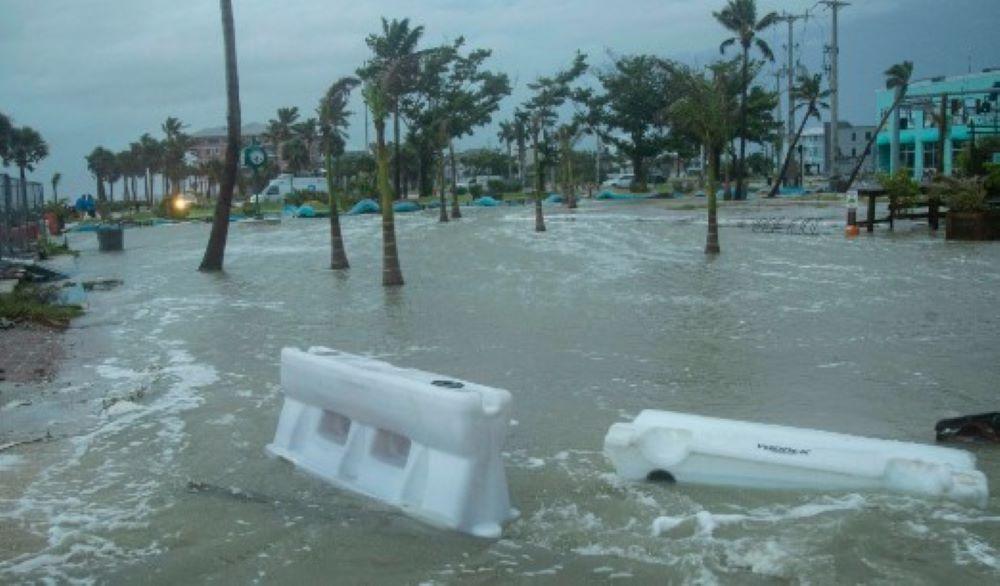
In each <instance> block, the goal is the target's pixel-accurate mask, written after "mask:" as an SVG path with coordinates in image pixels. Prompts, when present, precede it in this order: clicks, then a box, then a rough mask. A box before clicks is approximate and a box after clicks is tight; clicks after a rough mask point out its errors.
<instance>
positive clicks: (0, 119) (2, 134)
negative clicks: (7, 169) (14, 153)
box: [0, 112, 14, 165]
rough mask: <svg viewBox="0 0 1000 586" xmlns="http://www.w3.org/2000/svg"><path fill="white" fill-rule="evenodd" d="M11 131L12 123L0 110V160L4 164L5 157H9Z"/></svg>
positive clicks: (5, 162) (5, 161) (12, 129)
mask: <svg viewBox="0 0 1000 586" xmlns="http://www.w3.org/2000/svg"><path fill="white" fill-rule="evenodd" d="M13 131H14V124H13V123H12V122H11V121H10V118H9V117H8V116H7V115H6V114H4V113H3V112H0V162H2V163H3V164H4V165H6V164H7V159H8V157H10V135H11V133H12V132H13Z"/></svg>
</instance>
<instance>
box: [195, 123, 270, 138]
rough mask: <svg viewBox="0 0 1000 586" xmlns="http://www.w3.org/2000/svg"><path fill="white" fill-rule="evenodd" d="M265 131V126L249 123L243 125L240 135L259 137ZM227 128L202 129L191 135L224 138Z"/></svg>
mask: <svg viewBox="0 0 1000 586" xmlns="http://www.w3.org/2000/svg"><path fill="white" fill-rule="evenodd" d="M266 130H267V126H265V125H264V124H261V123H260V122H251V123H249V124H244V125H243V128H242V129H241V130H240V134H242V135H243V136H259V135H261V134H264V132H265V131H266ZM226 133H227V128H226V127H225V126H213V127H211V128H202V129H201V130H198V131H195V132H192V133H191V136H192V137H193V138H211V137H218V136H226Z"/></svg>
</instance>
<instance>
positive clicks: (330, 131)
mask: <svg viewBox="0 0 1000 586" xmlns="http://www.w3.org/2000/svg"><path fill="white" fill-rule="evenodd" d="M360 83H361V82H360V80H358V79H357V78H355V77H342V78H340V79H338V80H337V81H335V82H333V85H331V86H330V88H329V89H327V90H326V95H324V96H323V100H322V101H321V102H320V104H319V136H320V145H321V147H322V149H323V159H324V161H323V162H324V165H325V167H326V190H327V197H328V198H329V203H330V268H331V269H334V270H342V269H348V268H350V267H351V265H350V263H349V262H347V252H346V251H345V250H344V239H343V236H342V234H341V231H340V212H339V210H338V207H339V205H340V202H339V199H338V197H337V190H336V185H335V182H334V173H333V158H334V157H340V156H341V155H343V154H344V146H345V137H344V130H345V129H346V128H347V125H348V120H349V118H350V116H351V112H349V111H348V110H347V100H348V98H349V97H350V95H351V91H352V90H353V89H354V88H356V87H357V86H358V84H360Z"/></svg>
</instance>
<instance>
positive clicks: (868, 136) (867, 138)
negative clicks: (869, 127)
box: [865, 131, 872, 140]
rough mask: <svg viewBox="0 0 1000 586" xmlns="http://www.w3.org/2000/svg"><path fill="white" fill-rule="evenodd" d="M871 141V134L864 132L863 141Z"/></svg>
mask: <svg viewBox="0 0 1000 586" xmlns="http://www.w3.org/2000/svg"><path fill="white" fill-rule="evenodd" d="M871 139H872V133H871V132H870V131H868V132H865V140H871Z"/></svg>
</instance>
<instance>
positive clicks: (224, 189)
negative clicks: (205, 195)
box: [198, 0, 240, 271]
mask: <svg viewBox="0 0 1000 586" xmlns="http://www.w3.org/2000/svg"><path fill="white" fill-rule="evenodd" d="M219 9H220V12H222V39H223V45H224V46H225V51H226V125H227V132H226V161H225V167H224V168H223V173H222V186H221V189H220V190H219V198H218V199H217V200H216V202H215V217H213V218H212V232H211V234H210V235H209V237H208V244H207V245H206V246H205V256H204V257H203V258H202V259H201V265H200V266H199V267H198V270H199V271H221V270H222V261H223V258H224V257H225V255H226V238H227V237H228V236H229V212H230V210H231V209H232V205H233V188H234V187H235V186H236V173H237V171H238V168H237V167H238V161H237V157H238V156H239V154H240V80H239V75H238V73H237V69H236V32H235V27H234V26H233V3H232V0H219Z"/></svg>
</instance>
